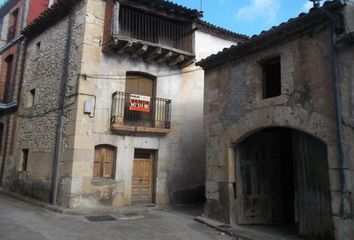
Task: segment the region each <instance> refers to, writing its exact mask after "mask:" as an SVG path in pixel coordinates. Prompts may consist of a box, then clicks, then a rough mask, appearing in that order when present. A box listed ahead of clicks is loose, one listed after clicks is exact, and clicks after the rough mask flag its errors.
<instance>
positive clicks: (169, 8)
mask: <svg viewBox="0 0 354 240" xmlns="http://www.w3.org/2000/svg"><path fill="white" fill-rule="evenodd" d="M125 1H128V2H129V1H130V2H134V3H137V4H141V5H145V6H148V7H152V8H157V9H159V11H161V10H162V11H166V12H168V13H175V14H177V15H182V16H186V17H189V18H194V19H195V18H198V17H201V16H202V13H201V12H199V11H198V10H196V9H191V8H187V7H184V6H182V5H179V4H176V3H173V2H170V1H167V0H123V1H122V3H124V2H125Z"/></svg>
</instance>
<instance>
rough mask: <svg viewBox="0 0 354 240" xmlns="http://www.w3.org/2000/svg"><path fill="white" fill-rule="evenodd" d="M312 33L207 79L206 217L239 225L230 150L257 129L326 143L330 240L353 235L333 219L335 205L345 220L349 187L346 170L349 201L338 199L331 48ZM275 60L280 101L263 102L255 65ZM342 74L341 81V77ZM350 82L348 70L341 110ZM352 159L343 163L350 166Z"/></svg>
mask: <svg viewBox="0 0 354 240" xmlns="http://www.w3.org/2000/svg"><path fill="white" fill-rule="evenodd" d="M313 32H316V33H317V34H314V35H313V34H311V32H309V33H310V34H303V35H302V36H300V37H297V38H295V39H293V40H289V41H287V42H284V43H278V44H277V45H272V46H268V47H267V48H266V49H264V50H261V51H258V52H257V53H255V54H251V55H249V56H247V57H244V58H241V59H239V60H236V61H233V62H229V63H226V64H223V65H221V66H218V67H215V68H212V69H208V70H207V71H206V77H205V103H204V125H205V129H206V130H205V131H206V138H207V156H206V166H207V169H206V172H207V174H206V197H207V204H206V214H207V216H208V217H210V218H214V219H217V220H220V221H223V222H227V223H231V224H233V225H236V224H237V218H236V217H237V205H236V200H235V198H234V196H235V195H234V191H235V188H234V186H235V185H234V184H235V183H236V179H235V164H236V163H235V156H234V154H235V153H234V146H235V144H237V143H239V142H241V141H242V140H243V139H245V138H246V137H247V136H250V135H251V134H253V133H254V132H256V131H258V130H260V129H263V128H267V127H288V128H294V129H298V130H301V131H303V132H306V133H308V134H310V135H312V136H315V137H316V138H318V139H319V140H321V141H322V142H324V143H326V145H327V154H328V165H329V173H328V175H329V179H330V186H329V187H330V191H331V200H332V213H333V216H334V217H333V222H334V226H335V234H336V239H351V238H352V235H350V237H349V238H348V236H349V235H346V234H352V227H349V226H350V224H352V221H351V220H344V219H343V218H337V216H339V215H340V214H343V212H342V213H340V202H341V201H343V202H344V206H345V207H344V214H345V215H346V216H350V215H351V204H352V200H351V199H350V195H351V194H350V192H352V186H351V183H352V180H351V179H350V173H349V172H348V171H346V170H345V172H346V175H345V176H346V183H347V184H346V186H345V189H346V190H345V191H346V192H347V193H348V194H342V193H341V192H340V183H339V171H340V170H339V164H338V162H339V161H338V149H337V137H336V136H337V132H336V121H335V105H334V103H335V101H334V92H333V80H332V72H331V69H332V68H331V62H330V59H331V47H330V43H329V41H328V39H330V31H329V29H325V30H320V31H317V30H316V29H314V30H313ZM346 54H349V55H350V54H352V53H349V52H348V53H346ZM277 55H280V57H281V79H282V83H281V84H282V85H281V95H280V96H278V97H274V98H269V99H262V68H261V65H260V64H259V62H261V61H262V60H263V59H266V58H268V57H270V56H277ZM346 60H347V61H348V62H347V65H348V66H349V65H352V61H353V60H352V59H351V60H349V58H348V56H347V58H346ZM343 66H344V65H343ZM344 68H345V67H344ZM341 72H342V73H343V69H342V70H341ZM351 74H352V72H351V70H349V69H348V68H347V69H346V74H345V75H346V76H347V77H346V81H345V82H346V83H345V85H343V86H342V93H344V95H345V96H347V100H346V102H347V104H348V98H349V96H350V95H351V93H349V92H350V90H345V89H346V88H348V87H349V85H350V86H351V83H350V82H352V75H351ZM349 79H350V80H349ZM349 88H350V87H349ZM350 104H352V103H350ZM344 106H347V111H346V112H347V113H346V114H348V109H349V108H350V107H351V108H353V107H352V105H346V104H344ZM348 106H350V107H348ZM344 109H345V107H344ZM345 128H346V129H347V130H345V132H346V136H345V139H346V140H345V141H346V149H347V151H352V149H353V148H354V147H353V144H352V143H351V142H352V141H351V140H349V139H352V133H353V132H352V131H353V129H352V128H348V127H345ZM350 154H351V153H349V154H348V155H347V157H349V158H350V156H352V155H350ZM236 186H237V183H236ZM352 226H353V225H352ZM348 229H350V230H348ZM350 231H351V232H350Z"/></svg>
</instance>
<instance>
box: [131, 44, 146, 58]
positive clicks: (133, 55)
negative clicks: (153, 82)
mask: <svg viewBox="0 0 354 240" xmlns="http://www.w3.org/2000/svg"><path fill="white" fill-rule="evenodd" d="M148 48H149V47H148V45H146V44H144V45H142V46H141V47H140V48H138V49H137V50H136V51H135V52H134V53H133V54H132V58H136V57H139V56H141V55H143V54H144V53H145V52H146V51H147V50H148Z"/></svg>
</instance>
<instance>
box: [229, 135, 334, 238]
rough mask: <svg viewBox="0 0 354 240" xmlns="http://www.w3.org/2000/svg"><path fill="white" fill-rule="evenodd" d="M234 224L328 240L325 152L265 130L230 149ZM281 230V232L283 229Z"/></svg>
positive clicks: (317, 144) (318, 145)
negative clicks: (236, 207) (235, 191)
mask: <svg viewBox="0 0 354 240" xmlns="http://www.w3.org/2000/svg"><path fill="white" fill-rule="evenodd" d="M236 153H237V155H236V158H237V162H238V163H237V171H240V172H239V174H238V175H236V176H237V178H238V181H241V182H242V184H241V185H242V188H241V189H240V190H239V193H240V197H239V198H240V199H241V201H240V203H239V204H241V205H240V206H241V208H240V209H242V211H240V212H239V213H238V222H239V224H265V225H272V226H278V230H280V229H284V230H285V229H286V230H287V234H291V235H294V234H299V235H303V236H306V237H307V238H308V239H318V240H329V239H333V238H332V236H333V235H332V234H333V229H332V217H331V216H332V212H331V198H330V191H329V175H328V164H327V147H326V145H325V144H324V143H322V142H321V141H319V140H318V139H316V138H314V137H312V136H310V135H308V134H306V133H303V132H301V131H298V130H295V129H290V128H268V129H264V130H261V131H259V132H256V133H254V134H253V135H251V136H249V137H248V138H246V139H245V140H243V141H242V142H241V143H240V144H238V146H237V148H236ZM284 227H285V228H284Z"/></svg>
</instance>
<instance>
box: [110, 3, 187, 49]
mask: <svg viewBox="0 0 354 240" xmlns="http://www.w3.org/2000/svg"><path fill="white" fill-rule="evenodd" d="M113 35H117V36H123V37H129V38H133V39H138V40H142V41H146V42H150V43H154V44H159V45H161V46H166V47H169V48H175V49H180V50H183V51H186V52H190V53H191V52H192V25H191V24H190V23H189V24H185V23H179V22H174V21H172V20H168V19H165V18H162V17H156V16H153V15H149V14H145V13H143V12H140V11H136V10H133V9H129V8H126V7H123V6H121V7H120V10H119V22H117V20H115V23H114V31H113Z"/></svg>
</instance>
